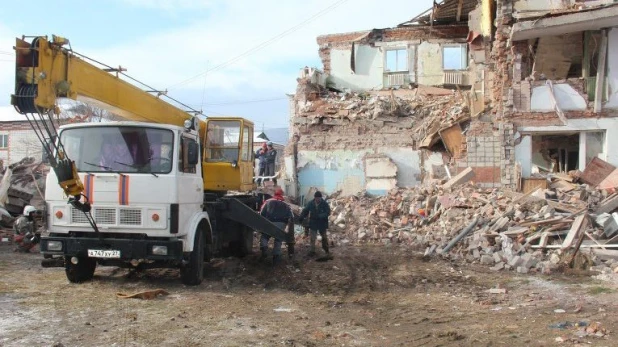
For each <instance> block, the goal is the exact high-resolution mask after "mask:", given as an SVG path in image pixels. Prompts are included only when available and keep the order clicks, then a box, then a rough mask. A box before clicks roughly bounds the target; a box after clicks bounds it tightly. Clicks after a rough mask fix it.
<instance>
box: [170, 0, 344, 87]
mask: <svg viewBox="0 0 618 347" xmlns="http://www.w3.org/2000/svg"><path fill="white" fill-rule="evenodd" d="M347 1H348V0H339V1H337V2H335V3H334V4H332V5H330V6H328V7H326V8H325V9H323V10H321V11H319V12H317V13H316V14H314V15H313V16H311V17H309V18H308V19H305V20H304V21H302V22H300V23H298V24H296V25H295V26H293V27H291V28H289V29H287V30H285V31H283V32H281V33H280V34H278V35H276V36H274V37H272V38H271V39H268V40H266V41H264V42H262V43H260V44H259V45H257V46H254V47H253V48H251V49H249V50H247V51H245V52H243V53H241V54H240V55H238V56H236V57H234V58H232V59H230V60H228V61H225V62H223V63H221V64H219V65H217V66H215V67H213V68H211V69H207V70H206V71H204V72H201V73H199V74H197V75H195V76H193V77H190V78H187V79H186V80H184V81H181V82H178V83H176V84H173V85H171V86H169V87H168V89H171V88H174V87H177V86H180V85H183V84H186V83H188V82H191V81H193V80H195V79H196V78H199V77H200V76H202V75H204V74H207V73H209V72H212V71H216V70H219V69H222V68H224V67H226V66H228V65H231V64H233V63H235V62H236V61H238V60H240V59H241V58H244V57H245V56H248V55H250V54H252V53H254V52H257V51H259V50H261V49H262V48H265V47H266V46H269V45H270V44H271V43H273V42H275V41H277V40H279V39H281V38H283V37H285V36H287V35H289V34H291V33H293V32H295V31H297V30H298V29H300V28H302V27H303V26H305V25H306V24H309V23H310V22H312V21H313V20H315V19H317V18H319V17H321V16H323V15H325V14H326V13H328V12H329V11H331V10H333V9H335V8H336V7H339V6H340V5H342V4H343V3H344V2H347Z"/></svg>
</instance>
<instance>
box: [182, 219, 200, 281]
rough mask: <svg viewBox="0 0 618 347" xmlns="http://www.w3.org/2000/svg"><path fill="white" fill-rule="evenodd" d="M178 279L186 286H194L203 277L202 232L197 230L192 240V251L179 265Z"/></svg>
mask: <svg viewBox="0 0 618 347" xmlns="http://www.w3.org/2000/svg"><path fill="white" fill-rule="evenodd" d="M180 279H181V281H182V283H184V284H186V285H188V286H196V285H198V284H200V283H202V280H203V279H204V233H203V232H202V231H201V230H198V231H197V232H196V233H195V240H194V241H193V252H191V254H189V259H188V261H187V263H186V264H183V265H181V267H180Z"/></svg>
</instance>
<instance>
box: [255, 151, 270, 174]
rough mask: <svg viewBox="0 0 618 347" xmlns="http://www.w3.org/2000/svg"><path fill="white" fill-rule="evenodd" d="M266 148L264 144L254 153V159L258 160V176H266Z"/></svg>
mask: <svg viewBox="0 0 618 347" xmlns="http://www.w3.org/2000/svg"><path fill="white" fill-rule="evenodd" d="M267 151H268V148H267V146H266V143H264V144H263V145H262V148H260V149H258V150H257V151H255V158H256V159H257V160H258V163H259V164H258V167H259V169H260V171H259V173H258V176H266V153H267Z"/></svg>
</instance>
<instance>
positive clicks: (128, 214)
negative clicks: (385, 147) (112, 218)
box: [120, 209, 142, 225]
mask: <svg viewBox="0 0 618 347" xmlns="http://www.w3.org/2000/svg"><path fill="white" fill-rule="evenodd" d="M120 224H121V225H142V210H139V209H121V210H120Z"/></svg>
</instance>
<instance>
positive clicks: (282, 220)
mask: <svg viewBox="0 0 618 347" xmlns="http://www.w3.org/2000/svg"><path fill="white" fill-rule="evenodd" d="M260 214H261V215H262V216H263V217H264V218H266V219H268V220H269V221H271V222H272V223H273V224H274V225H276V226H277V227H278V228H279V229H281V230H285V228H286V226H287V225H288V224H290V223H291V221H292V220H293V218H294V214H293V213H292V209H291V208H290V206H289V205H288V204H287V203H285V198H284V197H283V190H282V189H281V188H279V187H278V188H277V189H275V196H273V197H272V198H271V199H268V200H266V201H265V202H264V204H263V205H262V209H261V210H260ZM269 240H270V236H269V235H266V234H262V237H261V238H260V251H261V252H262V255H261V257H260V260H264V259H266V257H267V253H268V241H269ZM280 261H281V240H277V239H275V241H274V245H273V265H277V264H278V263H279V262H280Z"/></svg>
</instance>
